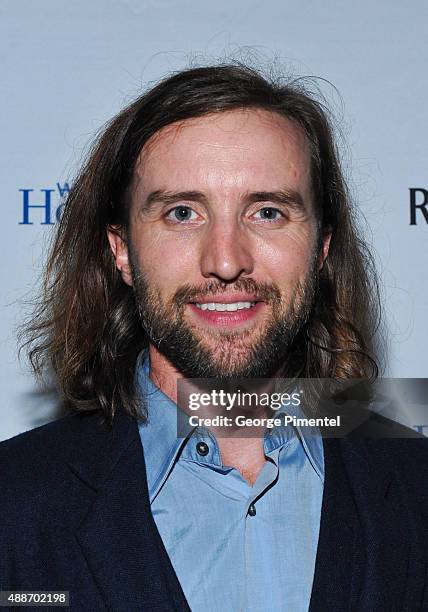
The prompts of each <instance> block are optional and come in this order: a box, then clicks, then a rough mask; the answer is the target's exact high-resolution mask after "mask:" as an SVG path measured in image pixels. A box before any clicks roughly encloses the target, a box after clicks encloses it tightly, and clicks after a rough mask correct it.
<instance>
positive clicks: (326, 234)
mask: <svg viewBox="0 0 428 612" xmlns="http://www.w3.org/2000/svg"><path fill="white" fill-rule="evenodd" d="M332 235H333V230H332V229H331V227H326V228H324V229H323V237H322V245H321V252H320V254H319V257H318V270H319V271H321V270H322V269H323V267H324V262H325V260H326V259H327V255H328V251H329V248H330V241H331V237H332Z"/></svg>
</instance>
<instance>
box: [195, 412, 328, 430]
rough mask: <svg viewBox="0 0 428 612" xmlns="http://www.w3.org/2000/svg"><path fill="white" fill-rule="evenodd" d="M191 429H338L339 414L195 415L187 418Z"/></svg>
mask: <svg viewBox="0 0 428 612" xmlns="http://www.w3.org/2000/svg"><path fill="white" fill-rule="evenodd" d="M189 425H190V426H191V427H264V428H267V429H272V428H273V427H280V426H281V425H292V426H293V427H340V414H338V415H337V416H336V417H308V418H306V417H295V416H292V415H290V414H282V415H280V416H277V417H271V418H269V417H260V418H259V417H245V416H243V415H242V414H240V415H238V416H236V417H227V416H223V415H219V414H218V415H216V416H214V417H199V416H198V415H196V414H192V415H191V416H189Z"/></svg>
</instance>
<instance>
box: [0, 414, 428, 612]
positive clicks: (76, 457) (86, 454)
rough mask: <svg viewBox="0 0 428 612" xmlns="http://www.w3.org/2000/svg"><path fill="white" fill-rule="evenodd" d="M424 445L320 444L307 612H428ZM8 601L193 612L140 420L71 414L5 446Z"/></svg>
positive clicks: (1, 489) (1, 537) (2, 578)
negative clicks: (45, 598)
mask: <svg viewBox="0 0 428 612" xmlns="http://www.w3.org/2000/svg"><path fill="white" fill-rule="evenodd" d="M382 427H384V429H385V431H384V433H385V435H388V431H389V426H384V425H382V424H381V428H382ZM427 444H428V441H427V440H426V439H425V438H422V439H419V438H418V439H382V440H377V439H373V440H370V439H367V438H358V439H356V438H355V439H351V438H348V439H325V440H324V457H325V486H324V496H323V502H322V512H321V526H320V535H319V543H318V550H317V556H316V565H315V576H314V583H313V589H312V596H311V603H310V611H311V612H335V611H340V612H343V611H345V610H346V611H347V610H352V611H357V610H358V611H362V612H403V611H409V612H415V611H417V610H428V588H426V582H427V542H428V538H427V531H428V449H427ZM201 554H203V550H202V551H201ZM196 563H198V560H197V559H195V564H196ZM232 579H233V578H232ZM0 590H50V591H53V590H66V591H69V592H70V609H71V610H73V611H74V610H82V611H85V612H88V611H90V612H95V611H97V610H106V609H108V610H117V611H123V612H132V611H134V610H135V611H137V610H138V611H139V612H142V611H147V612H155V611H159V612H168V611H182V610H189V607H188V604H187V602H186V599H185V596H184V594H183V591H182V589H181V586H180V584H179V582H178V579H177V577H176V574H175V572H174V569H173V567H172V565H171V562H170V560H169V557H168V555H167V553H166V550H165V548H164V546H163V543H162V540H161V538H160V535H159V533H158V531H157V528H156V525H155V522H154V520H153V517H152V514H151V511H150V503H149V496H148V491H147V482H146V475H145V466H144V456H143V450H142V447H141V443H140V438H139V434H138V428H137V424H136V422H135V421H132V420H131V419H129V418H128V417H127V416H125V415H124V414H118V415H117V416H116V417H115V420H114V425H113V427H112V428H111V429H108V428H107V427H106V426H105V425H103V424H102V419H101V417H100V414H99V413H97V412H92V413H86V414H79V415H73V416H68V417H65V418H63V419H60V420H59V421H56V422H53V423H50V424H48V425H45V426H43V427H40V428H38V429H35V430H33V431H31V432H27V433H24V434H21V435H20V436H17V437H15V438H12V439H11V440H7V441H5V442H2V443H1V444H0ZM266 602H267V603H266V610H267V612H269V603H268V602H269V594H268V593H267V594H266ZM46 609H48V608H46ZM49 609H50V608H49ZM284 610H286V604H284ZM291 612H292V611H291Z"/></svg>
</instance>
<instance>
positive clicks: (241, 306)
mask: <svg viewBox="0 0 428 612" xmlns="http://www.w3.org/2000/svg"><path fill="white" fill-rule="evenodd" d="M264 305H265V303H264V301H261V300H260V299H258V296H256V295H249V294H233V295H232V294H229V295H225V294H221V295H216V296H209V297H206V296H204V297H198V298H196V299H195V300H192V302H190V303H189V306H190V309H191V311H192V312H193V313H194V314H195V315H196V317H197V318H198V319H199V320H200V321H201V322H202V321H203V322H204V323H205V324H208V325H209V326H214V327H223V328H224V327H227V328H231V327H236V326H238V327H239V326H242V325H245V324H250V323H251V321H252V320H253V319H254V318H255V317H256V316H257V314H258V313H259V312H260V310H261V309H262V308H263V306H264Z"/></svg>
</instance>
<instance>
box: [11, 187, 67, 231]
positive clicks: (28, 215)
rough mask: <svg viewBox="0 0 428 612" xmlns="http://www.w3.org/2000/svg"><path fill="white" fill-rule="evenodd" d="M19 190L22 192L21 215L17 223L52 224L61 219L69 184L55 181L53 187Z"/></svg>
mask: <svg viewBox="0 0 428 612" xmlns="http://www.w3.org/2000/svg"><path fill="white" fill-rule="evenodd" d="M19 192H20V193H21V194H22V216H21V221H20V222H19V225H34V224H35V223H37V224H38V225H54V224H55V223H56V222H57V221H59V220H60V219H61V213H62V209H63V206H64V202H65V198H66V197H67V195H68V193H69V192H70V185H69V184H68V183H64V184H63V185H61V183H57V184H56V188H55V189H38V190H35V189H20V190H19ZM54 194H55V195H54Z"/></svg>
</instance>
